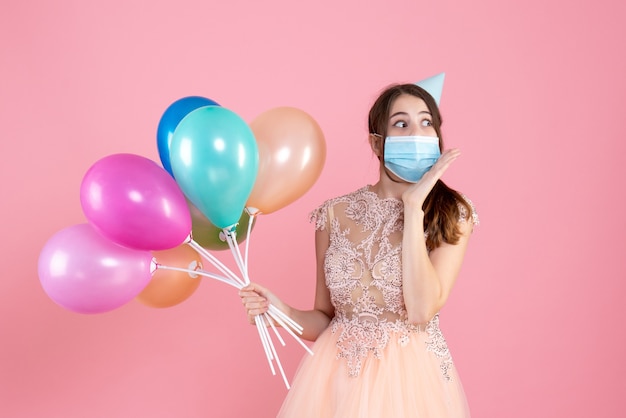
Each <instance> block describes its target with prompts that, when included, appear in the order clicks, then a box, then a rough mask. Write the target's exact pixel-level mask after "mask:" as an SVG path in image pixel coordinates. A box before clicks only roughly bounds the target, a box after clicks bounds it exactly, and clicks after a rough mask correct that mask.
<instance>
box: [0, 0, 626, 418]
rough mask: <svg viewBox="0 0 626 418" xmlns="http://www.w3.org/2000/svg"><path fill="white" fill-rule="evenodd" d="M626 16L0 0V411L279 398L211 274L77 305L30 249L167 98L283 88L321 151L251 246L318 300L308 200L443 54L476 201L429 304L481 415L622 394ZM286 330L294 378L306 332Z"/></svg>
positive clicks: (590, 10) (149, 127) (541, 0)
mask: <svg viewBox="0 0 626 418" xmlns="http://www.w3.org/2000/svg"><path fill="white" fill-rule="evenodd" d="M625 19H626V6H625V3H624V2H622V1H619V0H596V1H571V2H565V3H564V2H561V1H556V0H527V1H524V2H504V1H502V0H476V1H472V2H458V1H450V0H438V1H430V2H426V1H416V0H412V1H405V0H387V1H377V2H373V1H370V2H363V1H356V0H346V1H321V2H320V1H318V2H313V3H311V2H308V3H307V2H305V3H301V2H294V1H292V0H291V1H287V0H266V1H258V2H254V1H242V0H234V1H233V0H231V1H224V2H221V3H218V2H214V1H207V0H203V1H195V0H180V1H176V2H174V1H172V2H167V1H162V0H152V1H137V0H133V1H129V0H124V1H121V0H109V1H102V2H97V1H90V2H88V1H78V0H75V1H67V0H66V1H55V2H50V1H43V0H40V1H36V0H24V1H19V2H18V1H11V2H9V1H5V2H3V5H2V6H1V8H0V35H1V36H0V52H1V53H0V60H1V61H0V74H1V77H0V126H1V127H2V128H1V129H2V131H1V132H2V141H1V143H2V145H1V146H2V156H3V163H2V164H1V165H0V170H1V172H0V174H1V175H0V185H1V189H0V190H1V194H0V196H1V199H2V209H1V214H2V216H1V217H0V232H1V236H2V244H1V245H2V250H1V251H0V260H1V266H2V279H1V280H0V416H3V417H63V418H73V417H77V418H78V417H80V418H84V417H144V416H145V417H153V418H157V417H190V418H192V417H208V416H214V417H242V416H255V417H260V418H264V417H272V416H274V415H275V413H276V411H277V409H278V407H279V405H280V403H281V401H282V398H283V397H284V396H285V393H286V389H285V387H284V385H283V383H282V380H281V379H280V377H279V376H278V375H277V376H272V375H271V374H270V371H269V368H268V366H267V363H266V362H265V357H264V355H263V353H262V350H261V346H260V343H259V340H258V336H257V334H256V331H255V329H254V327H251V326H249V325H247V323H246V321H245V317H244V312H243V310H242V308H241V306H240V303H239V299H238V297H237V295H236V293H235V291H234V289H232V288H230V287H227V286H225V285H223V284H221V283H217V282H212V281H209V280H208V279H206V280H204V281H203V282H202V284H201V286H200V287H199V289H198V291H197V292H196V293H195V294H194V295H193V296H192V297H191V299H189V300H187V301H186V302H184V303H183V304H181V305H178V306H176V307H173V308H169V309H153V308H148V307H146V306H144V305H141V304H139V303H138V302H135V301H133V302H131V303H129V304H128V305H125V306H124V307H122V308H120V309H118V310H115V311H113V312H109V313H105V314H101V315H79V314H75V313H72V312H70V311H67V310H65V309H63V308H61V307H59V306H58V305H56V304H55V303H54V302H52V301H51V300H50V299H49V298H48V297H47V296H46V294H45V293H44V292H43V290H42V288H41V286H40V283H39V279H38V277H37V270H36V267H37V259H38V256H39V252H40V250H41V248H42V246H43V245H44V243H45V242H46V241H47V240H48V238H50V237H51V236H52V235H53V234H54V233H55V232H56V231H58V230H61V229H63V228H65V227H68V226H70V225H74V224H77V223H82V222H85V218H84V216H83V213H82V210H81V207H80V202H79V198H78V197H79V186H80V182H81V180H82V177H83V175H84V174H85V172H86V170H87V169H88V168H89V167H90V166H91V165H92V164H93V163H94V162H95V161H97V160H98V159H100V158H102V157H104V156H106V155H109V154H113V153H118V152H130V153H136V154H140V155H143V156H146V157H148V158H151V159H154V160H155V161H159V160H158V153H157V148H156V140H155V133H156V127H157V124H158V121H159V119H160V117H161V115H162V113H163V111H164V110H165V109H166V107H167V106H168V105H169V104H170V103H171V102H173V101H174V100H176V99H178V98H181V97H184V96H187V95H202V96H205V97H210V98H212V99H214V100H216V101H218V102H220V103H221V104H222V105H223V106H225V107H228V108H230V109H231V110H233V111H235V112H237V113H238V114H239V115H241V116H242V117H243V118H244V119H246V120H248V121H251V120H252V119H253V118H254V117H256V116H257V115H258V114H260V113H262V112H264V111H266V110H268V109H270V108H272V107H277V106H283V105H287V106H295V107H298V108H300V109H303V110H305V111H306V112H308V113H310V114H311V115H312V116H313V117H314V118H315V119H316V120H317V121H318V123H319V124H320V125H321V127H322V129H323V130H324V132H325V135H326V140H327V145H328V158H327V161H326V165H325V169H324V171H323V173H322V175H321V177H320V179H319V180H318V182H317V183H316V184H315V186H314V187H313V188H312V189H311V190H310V191H309V192H308V193H307V194H306V195H305V196H304V197H302V198H301V199H299V200H298V201H297V202H295V203H293V204H292V205H290V206H288V207H286V208H284V209H281V210H279V211H277V212H275V213H273V214H270V215H266V216H263V217H262V218H260V219H259V222H258V225H257V227H256V228H255V230H254V232H253V235H252V240H251V244H250V245H251V248H250V263H251V272H252V277H253V279H254V280H256V281H258V282H260V283H262V284H265V285H267V286H269V287H271V288H273V289H274V290H275V291H276V292H277V293H279V294H280V295H281V296H282V297H283V298H284V299H286V300H288V301H289V302H291V303H292V304H293V305H295V306H298V307H302V308H305V307H310V306H311V303H312V297H313V286H314V260H313V227H312V225H310V224H309V223H308V218H307V215H308V212H309V211H310V210H311V209H313V208H314V207H315V206H317V205H318V204H320V203H321V202H322V201H323V200H324V199H326V198H328V197H332V196H334V195H338V194H341V193H345V192H348V191H351V190H353V189H355V188H357V187H360V186H361V185H363V184H365V183H368V182H372V181H373V179H374V178H375V174H376V160H375V159H373V158H372V156H371V154H370V150H369V148H368V146H367V142H366V128H365V126H366V113H367V110H368V109H369V106H370V104H371V102H372V100H373V99H374V97H375V95H376V94H377V92H378V91H379V90H380V89H381V88H382V87H383V86H385V85H387V84H388V83H391V82H395V81H405V82H413V81H417V80H420V79H422V78H425V77H428V76H430V75H433V74H436V73H438V72H440V71H445V72H446V74H447V75H446V85H445V88H444V93H443V97H442V105H441V108H442V112H443V115H444V120H445V123H444V127H443V128H444V134H445V136H446V139H447V144H448V146H454V147H460V148H461V149H462V151H463V155H462V156H461V158H460V159H459V160H458V162H457V163H455V165H454V166H453V167H452V168H451V169H450V170H449V172H448V173H447V174H446V181H447V182H448V183H449V184H450V185H452V186H454V187H456V188H457V189H459V190H461V191H463V192H464V193H466V194H467V195H468V196H469V197H470V198H471V199H472V200H473V201H474V203H475V204H476V207H477V208H478V211H479V214H480V217H481V221H482V224H481V225H480V227H478V228H477V230H476V231H475V234H474V237H473V238H472V242H471V244H470V249H469V251H468V254H467V258H466V262H465V265H464V268H463V270H462V273H461V277H460V278H459V281H458V285H457V286H456V288H455V290H454V292H453V294H452V297H451V299H450V301H449V303H448V305H447V306H446V307H445V309H444V312H443V315H442V327H443V330H444V333H445V334H446V337H447V339H448V343H449V345H450V346H451V349H452V353H453V356H454V358H455V361H456V365H457V368H458V369H459V371H460V373H461V377H462V379H463V382H464V385H465V388H466V392H467V395H468V398H469V402H470V406H471V408H472V411H473V415H474V416H475V417H509V418H515V417H528V416H533V417H570V418H571V417H589V416H594V417H614V416H620V415H621V414H623V411H624V408H626V402H625V401H624V399H625V398H624V393H625V389H626V385H625V384H624V380H623V377H624V374H625V373H626V360H624V352H625V350H626V327H625V326H624V320H625V319H626V318H625V311H624V308H623V306H624V302H623V300H624V294H625V293H626V280H625V279H626V262H625V261H624V260H625V257H624V250H625V249H626V241H625V239H624V233H625V232H626V216H624V214H623V211H624V207H625V206H626V198H625V197H624V183H625V182H624V180H625V179H626V164H625V163H624V154H625V152H626V141H625V138H626V118H625V117H624V109H626V81H625V80H626V77H624V74H626V57H625V55H624V40H625V39H626V29H625V28H626V26H624V20H625ZM216 254H217V256H218V257H220V258H221V259H223V260H229V259H230V253H228V252H221V253H216ZM279 353H280V356H281V360H282V361H283V364H284V366H285V369H286V370H287V372H288V374H289V376H290V377H291V376H292V375H293V373H294V372H295V369H296V367H297V364H298V362H299V361H300V358H301V357H302V356H303V355H304V354H305V353H304V350H303V349H302V347H300V346H299V345H297V344H296V343H295V342H294V341H292V340H287V346H286V347H284V348H281V349H280V350H279Z"/></svg>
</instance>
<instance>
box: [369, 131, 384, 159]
mask: <svg viewBox="0 0 626 418" xmlns="http://www.w3.org/2000/svg"><path fill="white" fill-rule="evenodd" d="M370 135H371V136H373V137H375V138H378V139H380V140H381V142H382V141H383V136H382V135H381V134H377V133H376V132H370ZM384 152H385V143H384V142H382V144H381V146H380V149H379V152H378V153H377V154H376V157H377V158H378V160H379V161H382V158H383V155H384Z"/></svg>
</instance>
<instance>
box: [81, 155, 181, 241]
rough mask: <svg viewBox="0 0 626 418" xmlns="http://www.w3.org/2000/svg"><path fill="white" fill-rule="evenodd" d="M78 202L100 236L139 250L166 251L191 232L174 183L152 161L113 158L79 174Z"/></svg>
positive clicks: (179, 194)
mask: <svg viewBox="0 0 626 418" xmlns="http://www.w3.org/2000/svg"><path fill="white" fill-rule="evenodd" d="M80 202H81V205H82V207H83V212H84V213H85V216H86V217H87V219H88V220H89V222H90V223H91V224H92V225H93V226H94V227H95V228H96V229H97V230H98V231H99V232H100V233H101V234H102V235H104V236H105V237H107V238H109V239H110V240H112V241H115V242H116V243H118V244H121V245H125V246H127V247H131V248H136V249H140V250H155V251H158V250H167V249H170V248H174V247H177V246H178V245H180V244H182V243H183V242H184V241H185V239H187V237H188V236H189V234H190V233H191V214H190V213H189V207H188V206H187V201H186V199H185V195H184V194H183V192H182V191H181V190H180V188H179V187H178V184H177V183H176V180H174V179H173V178H172V176H170V175H169V173H168V172H167V171H165V169H163V168H162V167H160V166H159V165H157V163H155V162H154V161H152V160H150V159H148V158H145V157H142V156H139V155H135V154H113V155H109V156H108V157H104V158H102V159H101V160H99V161H97V162H96V163H95V164H94V165H92V166H91V168H90V169H89V170H88V171H87V173H86V174H85V177H84V178H83V181H82V184H81V187H80Z"/></svg>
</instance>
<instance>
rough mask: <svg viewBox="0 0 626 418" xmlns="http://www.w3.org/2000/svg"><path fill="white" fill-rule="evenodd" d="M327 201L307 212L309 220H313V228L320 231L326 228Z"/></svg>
mask: <svg viewBox="0 0 626 418" xmlns="http://www.w3.org/2000/svg"><path fill="white" fill-rule="evenodd" d="M329 207H330V206H329V204H328V202H325V203H324V204H323V205H321V206H319V207H317V208H316V209H314V210H313V211H312V212H311V213H310V214H309V222H315V230H316V231H321V230H324V229H325V228H326V225H327V224H328V209H329Z"/></svg>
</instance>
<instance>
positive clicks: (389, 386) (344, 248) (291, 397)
mask: <svg viewBox="0 0 626 418" xmlns="http://www.w3.org/2000/svg"><path fill="white" fill-rule="evenodd" d="M470 204H471V202H470ZM459 208H462V211H461V216H460V218H461V219H460V222H466V221H465V210H464V207H463V206H461V205H459ZM311 219H312V220H314V221H315V225H316V229H324V228H330V230H329V232H330V246H329V248H328V250H327V252H326V258H325V263H324V269H325V273H326V285H327V286H328V288H329V290H330V295H331V300H332V303H333V306H334V307H335V317H334V318H333V319H332V321H331V323H330V325H329V327H328V328H327V329H326V330H325V331H324V332H323V333H322V334H321V335H320V336H319V337H318V339H317V341H316V342H315V344H314V345H313V348H312V350H313V352H314V353H315V354H314V355H313V356H309V355H307V356H305V358H304V360H303V361H302V363H301V364H300V366H299V368H298V371H297V373H296V376H295V378H294V380H293V384H292V388H291V389H290V391H289V392H288V394H287V397H286V398H285V401H284V403H283V406H282V408H281V409H280V412H279V414H278V416H279V417H289V418H296V417H297V418H301V417H315V418H327V417H334V418H350V417H358V418H366V417H376V418H387V417H394V418H397V417H421V418H424V417H429V418H435V417H436V418H444V417H455V418H456V417H469V409H468V406H467V402H466V399H465V395H464V393H463V388H462V386H461V382H460V380H459V376H458V375H457V373H456V370H455V368H454V363H453V362H452V357H451V356H450V351H449V350H448V346H447V344H446V341H445V339H444V337H443V334H442V333H441V330H440V329H439V315H438V314H437V315H436V316H435V317H434V318H433V319H432V320H431V321H430V322H428V323H427V324H423V325H420V326H413V325H410V324H408V323H407V321H406V310H405V306H404V301H403V297H402V270H401V240H402V228H403V204H402V202H401V201H399V200H397V199H380V198H379V197H378V195H377V194H375V193H374V192H371V191H370V189H369V186H366V187H363V188H361V189H359V190H357V191H355V192H353V193H350V194H348V195H345V196H342V197H338V198H335V199H331V200H329V201H327V202H325V203H324V204H323V205H321V206H320V207H319V208H317V209H316V210H315V211H313V212H312V214H311ZM470 219H471V221H472V222H474V223H478V217H477V216H476V213H475V212H473V213H472V216H471V217H470Z"/></svg>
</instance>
